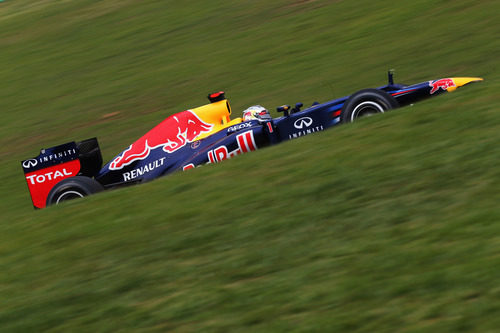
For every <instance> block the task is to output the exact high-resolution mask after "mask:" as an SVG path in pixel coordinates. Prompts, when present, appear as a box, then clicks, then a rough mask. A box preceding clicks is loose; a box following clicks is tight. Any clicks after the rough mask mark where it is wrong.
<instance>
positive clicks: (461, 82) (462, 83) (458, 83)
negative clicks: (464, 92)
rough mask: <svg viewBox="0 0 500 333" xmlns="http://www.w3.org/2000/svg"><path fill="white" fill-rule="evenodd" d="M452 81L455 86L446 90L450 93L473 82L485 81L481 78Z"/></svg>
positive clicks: (462, 78) (455, 79) (456, 78)
mask: <svg viewBox="0 0 500 333" xmlns="http://www.w3.org/2000/svg"><path fill="white" fill-rule="evenodd" d="M451 79H452V80H453V83H454V84H455V85H454V86H450V87H448V88H446V90H447V91H449V92H452V91H454V90H456V89H457V88H458V87H462V86H465V85H466V84H469V83H472V82H479V81H483V79H482V78H480V77H452V78H451Z"/></svg>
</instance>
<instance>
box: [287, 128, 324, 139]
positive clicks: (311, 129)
mask: <svg viewBox="0 0 500 333" xmlns="http://www.w3.org/2000/svg"><path fill="white" fill-rule="evenodd" d="M322 130H323V125H319V126H315V127H311V128H308V129H305V130H303V131H299V132H295V133H292V134H290V135H288V138H289V139H295V138H299V137H301V136H304V135H307V134H311V133H314V132H319V131H322Z"/></svg>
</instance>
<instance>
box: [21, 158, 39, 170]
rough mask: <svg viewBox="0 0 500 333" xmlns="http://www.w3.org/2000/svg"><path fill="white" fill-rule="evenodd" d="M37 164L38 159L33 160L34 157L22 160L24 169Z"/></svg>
mask: <svg viewBox="0 0 500 333" xmlns="http://www.w3.org/2000/svg"><path fill="white" fill-rule="evenodd" d="M37 164H38V161H37V160H35V159H34V158H32V159H30V160H26V161H24V162H23V167H24V168H26V169H29V168H34V167H36V165H37Z"/></svg>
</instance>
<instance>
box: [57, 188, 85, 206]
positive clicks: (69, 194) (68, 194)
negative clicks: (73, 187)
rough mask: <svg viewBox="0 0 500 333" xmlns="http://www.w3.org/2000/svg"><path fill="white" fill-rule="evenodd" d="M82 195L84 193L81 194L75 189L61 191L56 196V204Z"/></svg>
mask: <svg viewBox="0 0 500 333" xmlns="http://www.w3.org/2000/svg"><path fill="white" fill-rule="evenodd" d="M83 197H84V195H83V194H81V193H80V192H77V191H66V192H63V193H62V194H61V195H60V196H59V197H58V198H57V201H56V204H58V203H59V202H61V201H67V200H71V199H76V198H83Z"/></svg>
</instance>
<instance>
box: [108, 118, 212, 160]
mask: <svg viewBox="0 0 500 333" xmlns="http://www.w3.org/2000/svg"><path fill="white" fill-rule="evenodd" d="M213 126H214V125H212V124H207V123H205V122H204V121H202V120H201V119H200V118H198V116H197V115H196V114H195V113H194V112H192V111H190V110H186V111H183V112H180V113H177V114H175V115H173V116H170V117H168V118H167V119H165V120H164V121H162V122H161V123H159V124H158V125H157V126H156V127H155V128H153V129H152V130H151V131H149V132H148V133H146V134H145V135H144V136H143V137H141V138H140V139H139V140H137V141H136V142H134V143H133V144H131V145H130V147H128V148H127V149H126V150H125V151H123V153H122V154H121V155H119V156H117V157H116V158H115V159H114V160H113V161H112V162H111V163H110V164H109V169H110V170H120V169H122V168H123V167H124V166H127V165H129V164H131V163H133V162H135V161H138V160H143V159H145V158H146V157H148V156H149V154H150V152H151V150H153V149H156V148H159V147H162V148H163V151H165V152H167V153H173V152H175V151H176V150H178V149H180V148H182V147H184V146H185V145H186V143H189V142H193V141H194V140H196V138H197V137H198V136H200V135H201V134H203V133H207V132H210V131H211V130H212V128H213Z"/></svg>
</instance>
